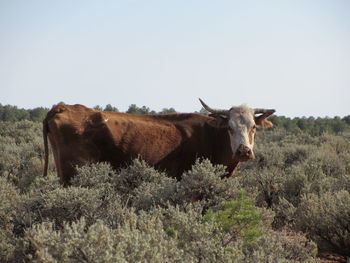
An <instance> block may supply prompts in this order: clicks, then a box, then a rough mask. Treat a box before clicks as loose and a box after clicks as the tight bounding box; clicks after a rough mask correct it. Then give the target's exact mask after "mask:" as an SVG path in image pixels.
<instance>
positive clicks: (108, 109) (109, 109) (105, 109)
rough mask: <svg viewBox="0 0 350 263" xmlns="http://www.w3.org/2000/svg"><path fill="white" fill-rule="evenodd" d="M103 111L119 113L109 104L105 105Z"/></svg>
mask: <svg viewBox="0 0 350 263" xmlns="http://www.w3.org/2000/svg"><path fill="white" fill-rule="evenodd" d="M104 111H114V112H119V110H118V109H117V108H116V107H113V106H112V105H111V104H107V105H106V107H105V108H104Z"/></svg>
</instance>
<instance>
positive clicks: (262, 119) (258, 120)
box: [255, 111, 274, 128]
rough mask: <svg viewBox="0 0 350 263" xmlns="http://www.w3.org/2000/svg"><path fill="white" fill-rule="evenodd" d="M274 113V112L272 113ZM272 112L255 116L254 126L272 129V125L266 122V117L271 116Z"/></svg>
mask: <svg viewBox="0 0 350 263" xmlns="http://www.w3.org/2000/svg"><path fill="white" fill-rule="evenodd" d="M273 112H274V111H273ZM273 112H267V113H264V114H262V115H260V116H255V124H256V126H258V127H263V128H270V127H273V123H272V122H271V121H268V120H267V117H269V116H270V115H272V114H273Z"/></svg>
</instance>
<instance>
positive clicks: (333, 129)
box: [0, 102, 350, 136]
mask: <svg viewBox="0 0 350 263" xmlns="http://www.w3.org/2000/svg"><path fill="white" fill-rule="evenodd" d="M57 104H64V102H59V103H57ZM94 109H97V110H103V111H111V112H119V110H118V108H116V107H114V106H112V105H111V104H107V105H106V106H105V107H102V106H100V105H96V106H94ZM48 111H49V109H48V108H43V107H38V108H34V109H29V110H26V109H19V108H17V107H16V106H11V105H2V104H0V121H12V122H14V121H22V120H29V121H33V122H41V121H42V120H43V119H44V118H45V116H46V114H47V112H48ZM199 112H200V113H202V114H205V113H207V112H206V111H205V110H204V109H203V108H202V109H201V110H200V111H199ZM126 113H132V114H169V113H176V110H175V109H174V108H164V109H162V110H161V111H159V112H156V111H154V110H151V109H150V108H149V107H146V106H142V107H138V106H137V105H136V104H131V105H130V106H129V108H128V109H127V110H126ZM270 120H271V121H272V122H273V123H274V125H275V126H276V127H278V128H280V129H284V130H286V131H288V132H293V133H299V132H306V133H308V134H310V135H312V136H320V135H323V134H336V135H339V134H342V133H344V132H349V131H350V115H348V116H345V117H343V118H340V117H334V118H328V117H326V118H314V117H309V118H306V117H302V118H287V117H284V116H272V117H270Z"/></svg>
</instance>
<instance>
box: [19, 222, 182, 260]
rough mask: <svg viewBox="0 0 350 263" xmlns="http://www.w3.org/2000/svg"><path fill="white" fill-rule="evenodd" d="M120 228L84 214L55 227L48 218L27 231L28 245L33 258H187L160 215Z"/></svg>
mask: <svg viewBox="0 0 350 263" xmlns="http://www.w3.org/2000/svg"><path fill="white" fill-rule="evenodd" d="M133 220H134V222H132V220H131V219H129V221H130V224H125V226H121V227H119V228H117V229H110V228H109V227H108V226H106V225H105V224H104V223H103V222H102V221H97V222H96V223H95V224H93V225H91V226H88V225H86V223H85V220H84V218H82V219H80V220H79V221H77V222H73V223H72V224H67V223H66V224H64V227H63V229H62V230H59V231H57V230H55V226H54V224H52V223H50V222H47V223H43V224H40V225H36V226H33V227H32V228H31V229H29V230H28V231H27V232H26V235H25V240H26V242H27V244H26V247H27V248H28V247H31V248H32V252H31V255H30V256H31V258H32V261H33V262H183V260H185V261H187V260H186V257H184V254H183V252H182V251H181V250H178V249H176V243H175V241H174V240H173V239H172V238H169V237H168V235H167V234H166V233H165V232H164V231H163V228H162V223H161V221H159V220H158V219H157V218H154V217H153V218H147V219H143V220H142V222H139V221H141V220H139V219H137V217H136V216H134V218H133Z"/></svg>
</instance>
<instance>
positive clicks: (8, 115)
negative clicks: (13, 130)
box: [0, 104, 30, 121]
mask: <svg viewBox="0 0 350 263" xmlns="http://www.w3.org/2000/svg"><path fill="white" fill-rule="evenodd" d="M29 119H30V116H29V112H28V111H27V110H25V109H18V108H17V106H11V105H5V106H2V105H1V104H0V120H2V121H21V120H29Z"/></svg>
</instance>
